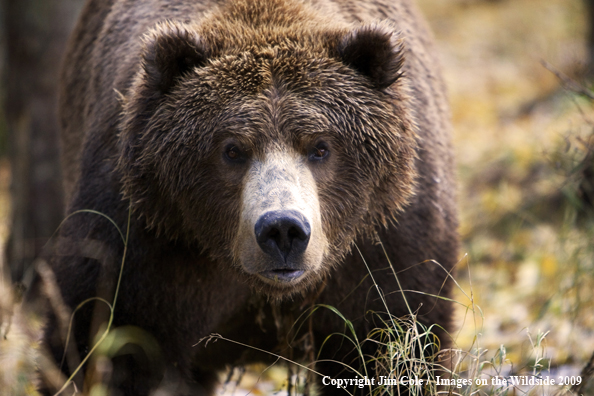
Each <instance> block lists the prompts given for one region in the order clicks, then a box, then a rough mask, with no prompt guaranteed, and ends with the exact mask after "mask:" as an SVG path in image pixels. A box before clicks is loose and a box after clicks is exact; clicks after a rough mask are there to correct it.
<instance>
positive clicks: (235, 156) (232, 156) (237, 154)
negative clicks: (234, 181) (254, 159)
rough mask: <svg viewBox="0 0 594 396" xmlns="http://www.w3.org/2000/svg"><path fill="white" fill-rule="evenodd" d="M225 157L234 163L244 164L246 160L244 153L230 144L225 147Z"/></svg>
mask: <svg viewBox="0 0 594 396" xmlns="http://www.w3.org/2000/svg"><path fill="white" fill-rule="evenodd" d="M225 157H226V158H227V159H228V160H229V161H232V162H243V160H244V159H245V156H244V154H243V153H242V151H241V150H240V149H239V147H237V146H236V145H234V144H229V145H228V146H227V147H225Z"/></svg>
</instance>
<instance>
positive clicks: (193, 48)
mask: <svg viewBox="0 0 594 396" xmlns="http://www.w3.org/2000/svg"><path fill="white" fill-rule="evenodd" d="M144 43H145V48H144V52H143V61H144V62H143V67H144V72H145V79H146V80H145V84H147V85H148V87H150V88H152V89H154V90H157V91H158V92H160V93H161V94H165V93H168V92H169V91H170V90H171V88H172V87H173V85H174V84H175V80H176V79H177V78H178V77H180V76H181V75H183V74H184V73H186V72H187V71H189V70H191V69H192V68H193V67H195V66H201V65H203V64H204V63H205V62H206V59H207V49H206V45H205V43H204V41H203V40H202V39H201V38H200V36H198V34H197V33H196V32H195V31H194V30H193V29H192V28H190V27H189V26H187V25H186V24H183V23H178V22H165V23H161V24H159V25H157V26H156V27H155V28H154V29H152V30H151V31H150V32H149V33H148V34H147V35H146V36H145V37H144Z"/></svg>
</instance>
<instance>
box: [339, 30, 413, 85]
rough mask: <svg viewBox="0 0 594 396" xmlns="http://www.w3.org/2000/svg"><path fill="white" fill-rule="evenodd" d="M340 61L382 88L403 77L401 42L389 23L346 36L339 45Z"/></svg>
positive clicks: (402, 49)
mask: <svg viewBox="0 0 594 396" xmlns="http://www.w3.org/2000/svg"><path fill="white" fill-rule="evenodd" d="M337 50H338V54H339V56H340V58H341V59H342V61H343V62H344V63H345V64H347V65H349V66H351V67H352V68H354V69H355V70H357V71H358V72H359V73H361V74H362V75H364V76H366V77H367V78H368V79H369V80H370V81H371V82H372V83H373V84H374V85H375V86H376V87H377V88H379V89H384V88H388V87H389V86H390V85H392V84H394V83H395V82H396V80H398V78H400V76H402V65H403V64H404V40H403V39H402V38H401V37H400V34H399V33H397V32H396V30H395V28H394V27H392V26H391V25H390V23H389V22H386V21H383V22H380V23H374V24H370V25H364V26H361V27H359V28H356V29H354V30H352V31H350V32H348V33H347V34H345V35H344V36H343V37H342V39H341V40H340V41H339V43H338V48H337Z"/></svg>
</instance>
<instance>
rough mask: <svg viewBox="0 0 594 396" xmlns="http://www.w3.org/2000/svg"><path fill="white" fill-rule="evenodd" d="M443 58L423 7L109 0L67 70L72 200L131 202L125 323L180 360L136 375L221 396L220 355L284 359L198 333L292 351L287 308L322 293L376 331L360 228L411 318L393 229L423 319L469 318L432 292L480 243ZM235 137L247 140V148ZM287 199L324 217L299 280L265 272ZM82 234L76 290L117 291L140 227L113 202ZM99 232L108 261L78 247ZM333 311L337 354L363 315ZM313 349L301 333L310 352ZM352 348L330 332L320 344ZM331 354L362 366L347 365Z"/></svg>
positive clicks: (309, 215)
mask: <svg viewBox="0 0 594 396" xmlns="http://www.w3.org/2000/svg"><path fill="white" fill-rule="evenodd" d="M433 52H434V50H433V48H432V44H431V40H430V38H429V35H428V33H427V31H426V28H425V26H424V25H423V24H422V22H420V19H419V17H418V16H417V11H416V10H415V9H414V8H413V7H412V6H411V4H409V1H408V0H400V1H388V0H372V1H370V2H369V3H366V4H364V3H362V2H360V1H356V0H353V1H350V0H346V1H340V2H339V1H332V0H319V1H312V2H311V3H310V2H301V1H297V0H255V1H251V0H228V1H214V0H212V1H207V0H205V1H201V2H198V1H189V0H147V1H132V0H90V1H88V3H87V5H86V8H85V9H84V11H83V15H82V18H81V20H80V22H79V24H78V27H77V28H76V30H75V32H74V34H73V36H72V41H71V44H70V49H69V52H68V54H67V57H66V59H65V63H64V69H63V76H62V81H63V83H62V95H61V100H60V109H61V119H62V127H63V134H62V141H63V147H64V150H63V163H64V168H65V169H64V174H65V190H66V194H67V197H68V198H67V199H68V208H69V209H68V210H69V212H73V211H76V210H79V209H93V210H96V211H99V212H102V213H104V214H106V215H107V216H109V217H111V218H112V219H113V220H114V221H115V222H116V223H117V224H119V225H121V227H123V228H124V226H125V224H126V223H127V218H128V208H129V206H131V210H132V220H131V226H130V245H129V248H128V252H127V256H126V263H125V267H124V272H123V278H122V279H123V280H122V286H121V290H120V295H119V297H118V301H117V307H116V311H115V322H114V324H115V325H116V326H123V325H132V326H136V327H138V328H141V329H143V331H146V332H148V333H150V334H151V335H152V336H153V337H154V338H155V339H156V340H157V341H158V343H159V346H160V350H161V354H162V357H161V358H160V359H159V361H160V362H162V364H160V365H157V364H153V363H147V364H146V365H145V366H146V367H148V368H146V370H144V371H143V370H141V369H138V368H137V367H136V366H134V365H139V364H140V363H138V361H140V360H142V359H136V360H135V361H132V360H125V359H124V360H125V361H124V362H123V363H119V364H122V367H124V368H123V369H122V370H123V371H122V372H123V373H127V374H124V375H122V376H119V377H117V378H114V379H113V380H112V384H113V386H114V387H116V388H119V389H120V390H121V392H122V393H123V394H126V395H128V394H129V395H138V394H148V392H149V390H150V388H152V387H155V386H157V385H158V384H159V383H162V382H163V381H173V382H175V383H177V384H179V388H177V391H176V392H177V393H179V394H186V393H187V394H203V393H204V394H208V393H209V392H210V391H211V390H212V387H213V384H214V378H215V377H214V373H215V372H216V371H217V370H219V369H221V368H223V367H224V366H225V365H229V364H239V363H243V362H245V361H251V360H261V359H265V358H266V356H264V355H257V354H253V353H249V352H248V351H245V350H243V349H241V348H239V347H235V346H232V345H223V344H224V343H223V342H219V343H217V344H215V345H208V347H205V346H204V345H200V346H197V347H194V348H192V345H194V344H195V343H196V342H198V341H199V340H200V339H201V338H203V337H205V336H208V335H209V334H212V333H221V334H222V335H224V336H226V337H229V338H232V339H235V340H238V341H242V342H246V343H248V344H250V345H253V346H256V347H259V348H263V349H268V350H277V351H283V352H281V353H285V354H286V353H287V352H286V351H287V350H288V349H287V346H288V344H287V342H288V341H287V339H286V337H287V334H286V330H287V328H285V327H283V326H281V325H280V324H279V323H289V322H291V320H293V319H295V318H297V317H298V316H299V315H300V314H301V313H302V312H303V310H304V309H306V308H308V307H310V306H311V305H312V304H314V303H315V304H317V303H322V304H329V305H332V306H335V307H336V308H337V309H338V310H340V311H341V312H342V313H343V314H344V315H345V316H346V317H347V318H349V319H351V320H352V321H353V323H354V325H355V328H356V330H357V333H358V334H359V337H360V339H363V338H364V337H365V335H366V333H367V332H368V331H369V330H370V329H371V328H372V324H371V323H370V321H369V320H368V319H369V316H367V318H366V313H367V312H368V311H372V310H375V311H382V310H385V308H384V307H383V305H382V304H381V303H380V301H379V300H378V299H377V298H376V295H374V294H373V293H374V292H373V291H370V290H371V283H370V281H369V278H366V275H367V270H366V268H365V265H364V264H363V262H362V259H361V257H360V256H359V254H358V253H355V254H353V253H352V247H353V244H354V243H356V244H357V246H358V247H359V248H360V250H361V252H362V254H363V257H365V260H366V261H367V263H368V264H369V265H370V267H371V269H372V270H373V271H375V273H376V275H375V279H376V280H377V281H378V284H379V286H380V288H381V289H382V290H383V291H384V293H385V294H386V296H387V297H386V298H387V301H388V304H389V308H390V311H391V313H392V314H394V315H397V316H403V315H406V314H408V313H409V312H408V309H407V308H406V304H405V303H404V301H403V299H402V294H401V293H400V292H398V293H391V292H393V291H395V290H397V285H396V282H395V279H394V277H393V276H392V275H390V274H391V270H389V269H388V270H387V272H385V271H386V267H387V260H386V258H385V256H384V253H383V250H382V249H381V248H380V247H379V246H377V245H376V244H375V243H374V240H375V239H376V238H379V240H381V241H382V242H383V243H384V245H385V247H386V251H387V253H388V256H389V257H390V259H391V261H392V263H393V265H394V267H395V270H396V271H398V272H399V276H400V281H401V284H402V287H403V289H404V290H405V291H406V293H405V294H406V297H407V300H408V303H409V305H410V306H411V307H412V309H413V310H415V311H416V312H418V314H419V317H418V318H419V320H420V321H421V322H422V323H424V324H427V325H431V324H438V325H439V326H441V328H443V329H446V330H447V329H449V328H450V314H451V306H450V304H449V303H448V302H446V301H445V300H443V299H437V298H434V297H431V295H436V296H437V295H441V296H446V297H447V296H448V295H449V291H450V284H449V282H447V273H446V271H449V270H451V269H452V268H453V265H454V263H455V262H456V260H457V246H458V242H457V234H456V226H457V223H456V213H455V203H454V190H455V187H454V183H453V179H452V156H451V148H450V145H449V134H450V125H449V120H448V109H447V104H446V100H445V97H444V88H443V84H442V81H441V79H440V77H439V75H438V70H437V67H436V60H435V58H434V55H433ZM320 142H322V143H323V146H320ZM228 147H233V149H234V150H235V149H237V150H239V151H238V152H237V153H239V154H237V153H234V156H233V157H232V160H229V158H230V157H225V155H226V153H227V152H228V151H226V150H228ZM319 147H322V149H323V150H325V151H327V152H329V154H328V155H327V156H322V155H321V154H320V153H322V151H319V150H320V148H319ZM235 154H237V155H238V156H237V157H236V156H235ZM276 159H278V160H276ZM275 161H276V162H275ZM283 161H285V162H286V163H285V162H283ZM287 161H288V162H287ZM273 187H274V188H273ZM276 187H278V188H276ZM283 197H284V198H283ZM273 198H274V199H273ZM275 202H276V203H275ZM274 205H277V206H274ZM267 208H268V209H270V208H281V209H291V210H297V211H301V212H302V213H303V218H304V219H305V221H307V222H309V223H311V227H312V233H311V238H310V239H312V240H310V242H309V244H308V246H307V250H306V251H305V253H303V254H302V256H303V257H302V256H297V255H295V257H294V258H293V257H292V256H290V255H289V258H288V259H287V260H288V261H287V262H289V261H291V260H293V261H291V263H292V264H291V266H292V267H291V269H299V270H303V271H304V272H305V275H303V276H302V277H300V278H298V279H297V280H294V281H293V280H291V281H288V282H285V283H282V284H281V283H278V282H277V281H275V280H273V281H270V280H266V279H264V278H263V277H262V276H261V275H260V272H259V271H261V269H262V266H264V267H266V266H274V265H276V264H274V263H272V264H266V259H264V258H263V257H264V256H263V253H261V252H260V250H259V249H258V247H257V245H256V243H255V239H254V236H253V235H252V233H253V229H254V223H255V222H256V220H257V218H258V217H259V216H261V214H262V213H264V212H265V210H268V209H267ZM61 236H62V238H61V240H62V241H65V242H64V243H63V244H62V246H61V247H60V248H59V249H58V253H59V258H58V259H56V260H55V262H54V265H53V266H54V270H55V272H56V277H57V279H58V283H59V285H60V287H61V290H62V293H63V294H64V299H65V301H66V303H67V304H69V305H70V306H71V307H76V306H77V305H78V304H79V303H80V302H81V301H83V300H84V299H86V298H89V297H92V296H95V295H100V296H101V297H103V298H106V299H108V300H109V299H112V298H113V297H112V295H113V288H114V284H115V280H116V279H117V275H118V271H119V268H120V263H119V261H118V257H121V255H122V254H123V244H122V241H121V237H120V234H119V233H118V232H117V231H116V230H115V229H114V227H113V226H112V225H111V224H110V223H109V222H108V221H107V220H106V219H104V218H102V217H100V216H97V215H92V214H78V215H75V216H74V217H72V218H71V219H69V220H68V222H67V223H66V225H65V226H64V227H63V229H62V231H61ZM85 241H92V243H94V244H97V243H99V244H100V245H101V246H103V247H104V250H105V254H104V255H105V257H107V258H105V259H102V260H97V258H96V257H95V258H92V257H85V255H84V254H83V253H81V250H84V249H77V248H74V249H73V246H75V247H76V246H84V245H85V243H86V242H85ZM429 260H435V261H436V262H439V263H440V264H441V266H443V268H441V267H439V266H437V265H435V264H434V263H432V262H429ZM287 265H288V264H287ZM267 268H268V267H267ZM444 269H445V270H444ZM384 272H385V275H384ZM418 292H421V293H418ZM316 315H317V317H316V319H315V321H313V323H312V328H311V332H310V335H313V337H314V339H313V340H310V342H311V343H313V345H315V347H317V348H319V347H320V345H321V344H322V342H323V340H324V339H325V338H326V337H327V335H329V334H330V333H332V332H334V331H341V329H342V328H343V325H344V324H343V323H341V321H340V319H339V318H337V317H336V316H335V315H334V314H332V313H331V312H321V311H320V312H318V313H317V314H316ZM76 319H77V320H76V326H75V332H74V335H75V339H76V341H77V343H78V349H79V351H81V352H83V353H84V352H85V351H87V350H88V345H89V337H91V338H92V333H93V332H94V331H96V329H97V327H98V323H99V322H100V321H101V320H102V318H101V317H100V315H99V314H97V313H95V314H93V310H92V309H91V308H90V307H89V308H88V309H83V310H82V311H81V312H80V313H79V314H77V318H76ZM291 324H292V322H291ZM55 327H56V325H55V321H54V320H53V319H52V320H51V321H50V324H49V326H48V329H47V331H46V342H47V343H48V344H49V345H50V346H51V348H52V350H53V351H54V353H55V354H56V355H57V356H61V350H62V348H63V346H61V345H60V341H59V339H58V336H57V334H56V333H57V330H55ZM289 327H290V324H289ZM90 333H91V334H90ZM438 333H439V335H440V336H441V342H442V346H447V345H449V341H448V339H447V336H445V335H444V333H443V332H440V331H438ZM306 351H309V350H308V349H307V348H304V347H303V345H294V346H293V350H292V357H294V358H296V359H301V358H303V357H304V354H305V352H306ZM350 353H351V351H350V349H349V348H348V346H345V345H341V344H340V343H335V344H332V342H330V343H329V344H327V345H326V347H324V349H322V352H321V355H320V357H321V358H322V359H324V358H332V359H350V357H349V356H350ZM148 360H150V359H148ZM145 366H143V367H145ZM126 367H127V368H128V370H129V371H126V369H125V368H126ZM134 367H136V368H134ZM319 369H320V370H321V371H322V372H324V373H327V374H328V375H331V376H333V377H340V376H343V377H347V378H350V377H351V376H352V375H350V374H349V373H344V372H343V373H341V371H342V369H343V368H342V367H340V366H339V365H332V364H329V363H325V364H322V365H320V366H319ZM132 373H135V374H132ZM155 373H156V374H155ZM163 373H165V374H163ZM171 373H175V375H173V374H171ZM171 378H176V380H175V381H174V380H171ZM176 381H177V382H176ZM336 391H337V390H336V389H335V388H332V387H326V388H323V392H324V394H332V393H333V392H336ZM339 391H340V390H339ZM340 392H342V391H340Z"/></svg>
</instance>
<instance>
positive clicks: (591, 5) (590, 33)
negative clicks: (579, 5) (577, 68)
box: [584, 0, 594, 77]
mask: <svg viewBox="0 0 594 396" xmlns="http://www.w3.org/2000/svg"><path fill="white" fill-rule="evenodd" d="M584 4H586V11H587V13H586V17H587V18H588V30H587V32H586V34H587V36H586V43H587V45H588V59H587V65H586V76H590V77H591V76H592V75H594V0H584Z"/></svg>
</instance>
